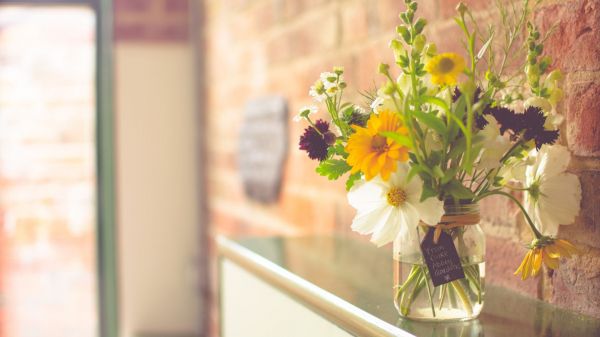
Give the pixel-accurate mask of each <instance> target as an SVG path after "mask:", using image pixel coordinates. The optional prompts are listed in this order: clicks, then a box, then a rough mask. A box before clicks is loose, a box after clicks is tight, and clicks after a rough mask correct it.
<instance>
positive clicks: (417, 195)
mask: <svg viewBox="0 0 600 337" xmlns="http://www.w3.org/2000/svg"><path fill="white" fill-rule="evenodd" d="M404 184H405V187H404V192H406V201H407V202H409V203H413V204H414V203H417V202H419V200H421V192H422V191H423V180H421V177H419V176H417V175H415V176H414V177H412V179H410V181H407V182H405V183H404Z"/></svg>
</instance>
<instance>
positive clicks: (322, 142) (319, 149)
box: [299, 119, 336, 161]
mask: <svg viewBox="0 0 600 337" xmlns="http://www.w3.org/2000/svg"><path fill="white" fill-rule="evenodd" d="M317 130H318V131H317ZM335 138H336V137H335V134H333V132H331V131H329V123H327V122H326V121H324V120H322V119H319V120H317V121H316V122H315V127H313V126H308V127H307V128H306V129H304V133H303V134H302V136H300V144H299V145H300V150H304V151H306V152H307V153H308V157H309V158H310V159H316V160H318V161H323V160H325V159H327V149H328V148H329V145H331V144H333V143H334V142H335Z"/></svg>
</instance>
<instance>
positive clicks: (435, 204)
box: [413, 197, 444, 226]
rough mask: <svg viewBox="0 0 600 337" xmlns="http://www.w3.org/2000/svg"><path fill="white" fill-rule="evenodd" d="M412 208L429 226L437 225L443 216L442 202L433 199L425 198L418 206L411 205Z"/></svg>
mask: <svg viewBox="0 0 600 337" xmlns="http://www.w3.org/2000/svg"><path fill="white" fill-rule="evenodd" d="M413 207H414V208H415V209H416V210H417V212H418V213H419V218H420V219H421V220H422V221H423V222H424V223H426V224H428V225H431V226H434V225H436V224H437V223H439V222H440V220H441V219H442V216H443V215H444V202H443V201H441V200H439V199H438V198H435V197H431V198H427V199H425V201H423V202H421V203H418V204H413Z"/></svg>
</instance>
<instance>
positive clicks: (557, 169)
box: [536, 145, 571, 179]
mask: <svg viewBox="0 0 600 337" xmlns="http://www.w3.org/2000/svg"><path fill="white" fill-rule="evenodd" d="M570 160H571V154H570V153H569V150H568V149H567V148H566V147H564V146H562V145H552V146H550V145H544V146H542V148H541V149H540V152H539V154H538V157H537V161H538V165H537V172H536V173H537V174H536V175H537V176H538V177H544V178H545V179H547V178H550V177H553V176H555V175H557V174H560V173H563V172H565V170H566V169H567V166H568V165H569V161H570Z"/></svg>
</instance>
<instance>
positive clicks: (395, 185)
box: [348, 163, 444, 246]
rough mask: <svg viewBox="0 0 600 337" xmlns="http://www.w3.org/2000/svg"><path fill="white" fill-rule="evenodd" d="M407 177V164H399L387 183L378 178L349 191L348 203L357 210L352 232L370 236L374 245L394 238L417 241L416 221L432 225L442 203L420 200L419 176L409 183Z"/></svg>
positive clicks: (421, 187) (440, 216) (355, 186)
mask: <svg viewBox="0 0 600 337" xmlns="http://www.w3.org/2000/svg"><path fill="white" fill-rule="evenodd" d="M407 174H408V165H407V164H405V163H399V164H398V170H397V171H396V172H395V173H393V174H392V175H391V176H390V179H389V181H383V180H382V179H381V178H380V177H379V176H377V177H375V178H373V179H372V180H370V181H364V180H362V181H360V182H358V183H356V184H355V185H354V187H352V189H351V190H350V192H348V202H349V203H350V205H351V206H352V207H354V208H355V209H356V210H357V213H356V216H355V217H354V220H353V221H352V229H353V230H354V231H356V232H358V233H361V234H372V236H371V242H373V243H375V244H376V245H377V246H383V245H385V244H386V243H389V242H392V241H393V240H394V239H396V238H400V239H401V240H402V241H404V240H416V233H417V225H418V224H419V221H423V222H425V223H427V224H429V225H435V224H437V223H438V222H439V221H440V219H441V218H442V215H443V214H444V203H443V202H442V201H440V200H438V199H437V198H434V197H431V198H428V199H426V200H425V201H423V202H421V201H420V198H421V191H422V189H423V181H422V180H421V179H420V178H419V177H418V176H415V177H413V178H412V179H411V180H410V181H408V180H407Z"/></svg>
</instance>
